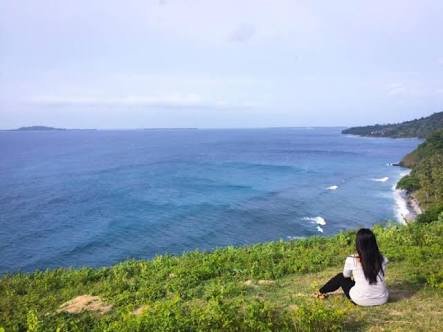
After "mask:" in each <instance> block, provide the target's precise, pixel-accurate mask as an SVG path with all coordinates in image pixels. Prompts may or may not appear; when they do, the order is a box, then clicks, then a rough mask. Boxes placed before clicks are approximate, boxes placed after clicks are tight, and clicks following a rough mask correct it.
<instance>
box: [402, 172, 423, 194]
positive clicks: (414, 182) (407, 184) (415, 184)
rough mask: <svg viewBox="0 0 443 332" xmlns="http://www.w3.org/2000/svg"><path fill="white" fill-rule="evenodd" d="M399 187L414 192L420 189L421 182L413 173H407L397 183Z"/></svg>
mask: <svg viewBox="0 0 443 332" xmlns="http://www.w3.org/2000/svg"><path fill="white" fill-rule="evenodd" d="M397 189H404V190H406V191H408V192H413V191H416V190H418V189H420V182H419V181H418V179H417V178H416V177H414V176H412V175H406V176H404V177H402V178H401V179H400V181H398V183H397Z"/></svg>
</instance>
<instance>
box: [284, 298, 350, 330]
mask: <svg viewBox="0 0 443 332" xmlns="http://www.w3.org/2000/svg"><path fill="white" fill-rule="evenodd" d="M344 319H345V312H344V311H343V310H337V309H333V308H328V307H326V306H324V305H320V304H311V305H310V306H307V305H302V306H300V307H298V308H297V309H296V310H294V312H293V314H292V322H293V324H294V325H293V327H294V330H295V331H341V330H342V329H343V324H344Z"/></svg>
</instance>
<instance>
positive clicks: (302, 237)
mask: <svg viewBox="0 0 443 332" xmlns="http://www.w3.org/2000/svg"><path fill="white" fill-rule="evenodd" d="M287 238H288V240H303V239H306V236H296V235H295V236H291V235H288V236H287Z"/></svg>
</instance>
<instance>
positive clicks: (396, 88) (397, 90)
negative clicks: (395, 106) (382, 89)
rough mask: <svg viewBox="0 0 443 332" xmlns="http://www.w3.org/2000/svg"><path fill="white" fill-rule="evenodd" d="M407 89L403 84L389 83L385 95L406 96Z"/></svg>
mask: <svg viewBox="0 0 443 332" xmlns="http://www.w3.org/2000/svg"><path fill="white" fill-rule="evenodd" d="M407 92H408V89H407V88H406V86H405V85H404V84H403V83H391V84H389V85H388V88H387V94H388V96H399V95H405V94H407Z"/></svg>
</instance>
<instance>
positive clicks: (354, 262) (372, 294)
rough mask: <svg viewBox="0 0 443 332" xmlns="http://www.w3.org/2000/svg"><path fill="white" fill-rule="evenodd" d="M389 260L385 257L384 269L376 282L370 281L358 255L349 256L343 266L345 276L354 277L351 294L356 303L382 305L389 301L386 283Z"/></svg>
mask: <svg viewBox="0 0 443 332" xmlns="http://www.w3.org/2000/svg"><path fill="white" fill-rule="evenodd" d="M387 263H388V260H387V258H386V257H383V263H382V269H383V271H380V272H379V273H378V275H377V282H376V283H373V284H371V283H369V281H368V279H367V278H366V277H365V274H364V271H363V266H362V264H361V262H360V259H359V258H358V256H348V257H347V258H346V261H345V266H344V268H343V276H345V277H351V275H352V277H353V279H354V281H355V285H354V286H353V287H352V288H351V290H350V292H349V295H350V297H351V299H352V301H354V302H355V303H356V304H358V305H362V306H371V305H380V304H384V303H386V302H387V301H388V297H389V292H388V289H387V287H386V283H385V274H386V265H387Z"/></svg>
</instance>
